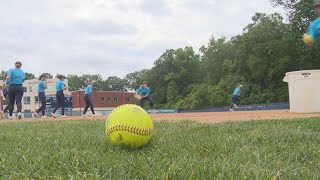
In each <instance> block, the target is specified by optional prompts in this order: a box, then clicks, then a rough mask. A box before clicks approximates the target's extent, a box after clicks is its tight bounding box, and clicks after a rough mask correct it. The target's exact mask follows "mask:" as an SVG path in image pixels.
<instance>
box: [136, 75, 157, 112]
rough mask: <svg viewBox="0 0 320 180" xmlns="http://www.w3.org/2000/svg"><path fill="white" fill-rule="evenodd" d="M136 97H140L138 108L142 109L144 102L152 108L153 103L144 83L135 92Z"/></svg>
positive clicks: (146, 84)
mask: <svg viewBox="0 0 320 180" xmlns="http://www.w3.org/2000/svg"><path fill="white" fill-rule="evenodd" d="M137 93H138V95H140V96H141V99H140V106H141V107H142V108H143V107H144V102H145V101H148V102H149V103H150V107H151V108H153V105H154V102H153V100H152V98H151V95H150V88H149V87H148V83H147V82H146V81H144V82H143V84H142V86H141V87H140V88H139V89H138V91H137Z"/></svg>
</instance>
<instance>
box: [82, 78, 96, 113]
mask: <svg viewBox="0 0 320 180" xmlns="http://www.w3.org/2000/svg"><path fill="white" fill-rule="evenodd" d="M95 82H96V81H93V80H91V81H89V85H88V86H87V88H86V90H85V92H84V101H85V102H86V107H85V108H84V111H83V115H82V116H85V115H86V113H87V111H88V109H89V107H90V109H91V112H92V115H93V116H95V115H96V113H95V112H94V107H93V103H92V101H91V98H90V95H91V93H92V91H93V85H94V83H95Z"/></svg>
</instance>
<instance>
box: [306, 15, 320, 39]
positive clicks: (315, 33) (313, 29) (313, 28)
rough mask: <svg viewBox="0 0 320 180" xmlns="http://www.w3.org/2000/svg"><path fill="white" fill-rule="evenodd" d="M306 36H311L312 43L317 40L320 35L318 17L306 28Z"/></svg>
mask: <svg viewBox="0 0 320 180" xmlns="http://www.w3.org/2000/svg"><path fill="white" fill-rule="evenodd" d="M308 34H310V35H311V36H312V39H313V41H316V40H317V38H318V37H319V35H320V17H318V18H317V19H316V20H314V21H313V22H312V23H311V24H310V26H309V28H308Z"/></svg>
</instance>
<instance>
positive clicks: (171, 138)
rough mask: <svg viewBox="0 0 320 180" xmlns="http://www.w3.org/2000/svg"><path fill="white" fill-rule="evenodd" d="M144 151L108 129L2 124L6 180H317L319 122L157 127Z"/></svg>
mask: <svg viewBox="0 0 320 180" xmlns="http://www.w3.org/2000/svg"><path fill="white" fill-rule="evenodd" d="M155 125H156V134H155V136H154V138H153V140H152V141H151V143H150V144H149V145H148V146H146V147H145V148H143V149H140V150H127V149H123V148H121V147H114V146H111V145H108V144H106V138H105V128H104V122H103V121H60V122H19V123H0V179H26V178H29V179H60V178H62V179H70V178H73V179H108V178H110V179H133V178H137V179H212V178H214V177H216V178H226V179H274V178H275V179H278V178H279V179H319V177H320V118H312V119H301V120H290V121H283V120H279V121H275V120H273V121H251V122H229V123H224V124H202V123H198V122H191V121H184V122H157V123H156V124H155Z"/></svg>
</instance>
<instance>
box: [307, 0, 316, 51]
mask: <svg viewBox="0 0 320 180" xmlns="http://www.w3.org/2000/svg"><path fill="white" fill-rule="evenodd" d="M313 8H314V12H315V14H316V15H317V16H320V0H313ZM319 36H320V17H318V18H317V19H316V20H314V21H313V22H312V23H311V24H310V26H309V28H308V32H307V34H305V35H304V38H303V41H304V43H305V44H306V45H308V46H312V45H314V43H315V42H316V40H317V39H318V37H319ZM307 37H310V39H309V38H307Z"/></svg>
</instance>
